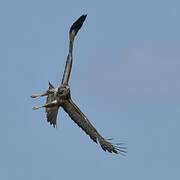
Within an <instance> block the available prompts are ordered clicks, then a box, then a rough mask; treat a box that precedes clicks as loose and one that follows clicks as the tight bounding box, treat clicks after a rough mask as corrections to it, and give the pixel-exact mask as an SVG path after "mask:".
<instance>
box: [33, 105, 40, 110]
mask: <svg viewBox="0 0 180 180" xmlns="http://www.w3.org/2000/svg"><path fill="white" fill-rule="evenodd" d="M39 108H40V107H36V106H35V107H33V108H32V109H33V110H38V109H39Z"/></svg>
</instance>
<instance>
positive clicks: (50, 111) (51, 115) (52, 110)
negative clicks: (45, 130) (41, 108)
mask: <svg viewBox="0 0 180 180" xmlns="http://www.w3.org/2000/svg"><path fill="white" fill-rule="evenodd" d="M49 89H54V86H53V85H52V84H51V83H50V82H49ZM54 100H55V95H54V94H48V96H47V99H46V103H50V102H52V101H54ZM58 109H59V107H58V106H54V107H49V108H46V117H47V122H49V123H50V124H51V125H53V127H56V126H57V122H56V119H57V114H58Z"/></svg>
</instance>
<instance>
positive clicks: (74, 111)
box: [62, 99, 126, 154]
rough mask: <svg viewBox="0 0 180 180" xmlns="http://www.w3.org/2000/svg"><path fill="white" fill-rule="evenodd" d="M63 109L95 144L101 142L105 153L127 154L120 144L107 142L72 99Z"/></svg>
mask: <svg viewBox="0 0 180 180" xmlns="http://www.w3.org/2000/svg"><path fill="white" fill-rule="evenodd" d="M62 107H63V109H64V110H65V111H66V112H67V113H68V115H69V116H70V117H71V119H72V120H73V121H74V122H75V123H76V124H77V125H78V126H79V127H80V128H81V129H82V130H83V131H84V132H85V133H86V134H87V135H89V136H90V138H91V139H92V140H93V141H94V142H96V143H97V142H99V144H100V145H101V147H102V149H103V150H104V151H108V152H110V153H112V152H113V153H116V154H118V153H125V152H126V151H125V150H123V149H124V147H119V146H118V145H121V143H120V144H111V143H110V142H108V141H107V140H105V139H104V138H103V137H102V136H101V135H100V134H99V133H98V131H97V130H96V129H95V127H94V126H93V125H92V124H91V123H90V121H89V120H88V119H87V117H86V116H85V115H84V114H83V113H82V112H81V110H80V109H79V108H78V107H77V106H76V105H75V104H74V103H73V101H72V100H71V99H69V100H67V101H66V102H65V103H64V104H63V105H62Z"/></svg>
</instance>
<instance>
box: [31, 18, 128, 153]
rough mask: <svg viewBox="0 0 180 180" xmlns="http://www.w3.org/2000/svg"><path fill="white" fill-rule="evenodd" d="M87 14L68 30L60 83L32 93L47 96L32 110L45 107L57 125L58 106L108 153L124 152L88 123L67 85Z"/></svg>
mask: <svg viewBox="0 0 180 180" xmlns="http://www.w3.org/2000/svg"><path fill="white" fill-rule="evenodd" d="M86 16H87V15H82V16H81V17H79V18H78V19H77V20H76V21H75V22H74V23H73V24H72V26H71V28H70V30H69V51H68V55H67V60H66V65H65V70H64V74H63V78H62V81H61V83H60V85H59V86H58V87H57V88H55V87H54V86H53V85H52V84H51V83H50V82H49V88H48V90H47V91H45V92H44V93H41V94H33V95H32V96H31V98H37V97H42V96H47V98H46V104H44V105H43V106H39V107H33V110H37V109H40V108H45V110H46V117H47V121H48V122H49V123H50V124H51V125H53V126H54V127H56V126H57V114H58V110H59V108H60V107H62V108H63V109H64V111H65V112H66V113H67V114H68V115H69V116H70V118H71V119H72V120H73V121H74V122H75V123H76V124H77V125H78V126H79V127H80V128H81V129H82V130H83V131H84V132H85V133H86V134H87V135H89V136H90V138H91V139H92V140H93V141H94V142H96V143H99V144H100V146H101V147H102V149H103V150H104V151H108V152H110V153H116V154H118V153H120V154H123V155H124V153H126V148H125V147H123V146H122V145H123V143H110V140H111V139H105V138H103V137H102V136H101V135H100V133H99V132H98V131H97V130H96V128H95V127H94V126H93V125H92V124H91V123H90V121H89V120H88V118H87V117H86V116H85V115H84V113H83V112H82V111H81V110H80V109H79V108H78V106H77V105H76V104H75V103H74V102H73V100H72V99H71V90H70V86H69V78H70V74H71V69H72V63H73V44H74V39H75V37H76V35H77V33H78V31H79V30H80V28H81V27H82V25H83V23H84V21H85V19H86Z"/></svg>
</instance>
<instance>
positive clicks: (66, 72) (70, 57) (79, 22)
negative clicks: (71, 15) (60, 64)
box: [61, 15, 87, 84]
mask: <svg viewBox="0 0 180 180" xmlns="http://www.w3.org/2000/svg"><path fill="white" fill-rule="evenodd" d="M86 16H87V15H82V16H81V17H79V18H78V19H77V20H76V21H75V22H74V23H73V24H72V26H71V28H70V30H69V36H70V41H69V52H68V56H67V60H66V65H65V69H64V74H63V78H62V81H61V84H68V81H69V78H70V74H71V69H72V62H73V55H72V51H73V42H74V37H75V36H76V34H77V33H78V31H79V30H80V28H81V27H82V25H83V23H84V21H85V19H86ZM72 37H73V38H72ZM71 38H72V39H71Z"/></svg>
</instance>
